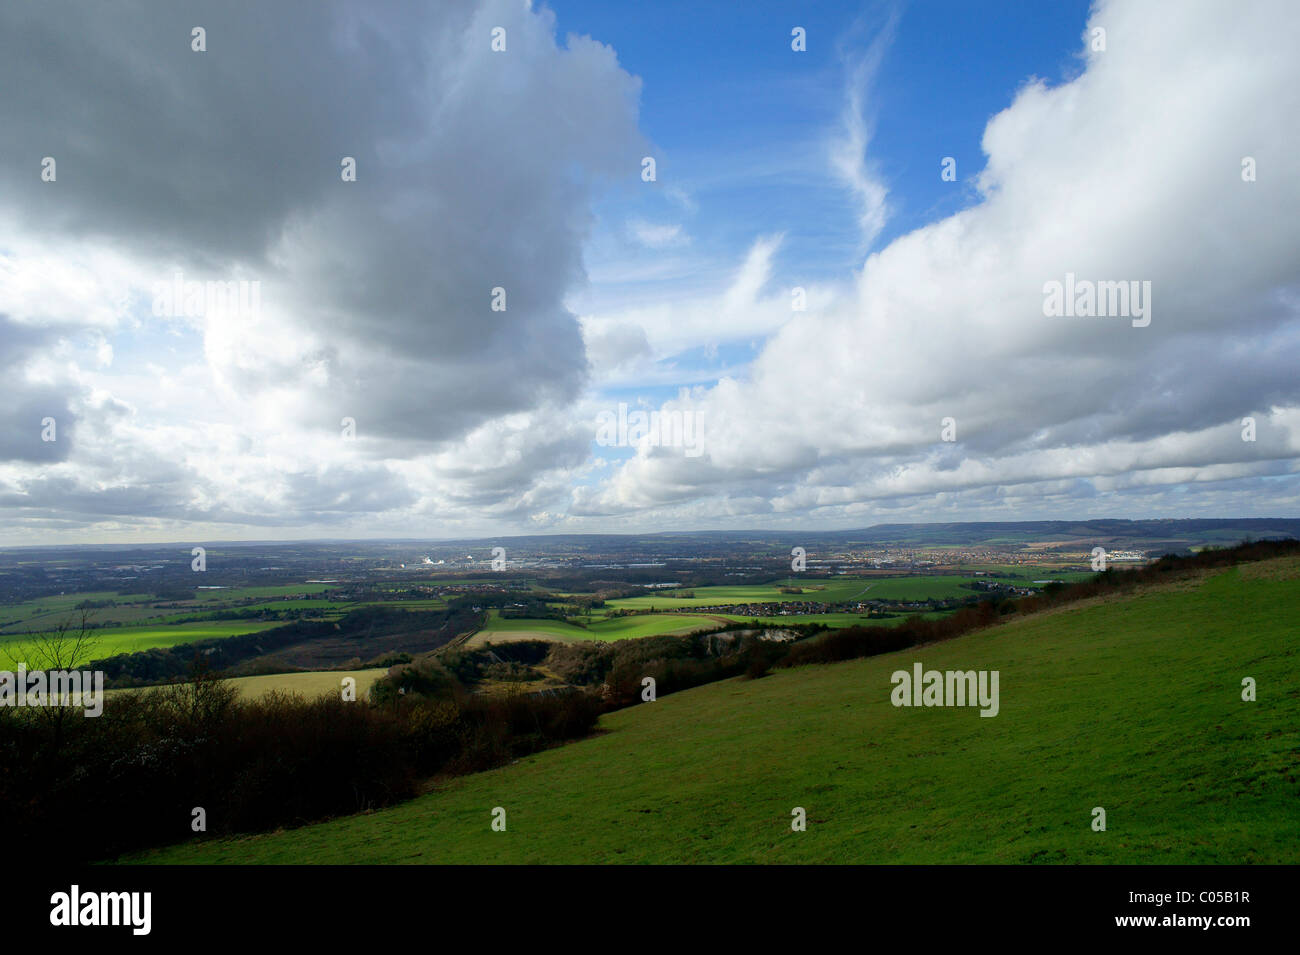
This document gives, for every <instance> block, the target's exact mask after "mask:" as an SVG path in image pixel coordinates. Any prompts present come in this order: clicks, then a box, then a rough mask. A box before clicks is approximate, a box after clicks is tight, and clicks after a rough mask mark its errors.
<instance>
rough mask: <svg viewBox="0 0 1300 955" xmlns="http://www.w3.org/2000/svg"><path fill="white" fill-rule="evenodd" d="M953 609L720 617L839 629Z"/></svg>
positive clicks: (935, 617) (929, 615)
mask: <svg viewBox="0 0 1300 955" xmlns="http://www.w3.org/2000/svg"><path fill="white" fill-rule="evenodd" d="M949 613H951V611H936V612H934V613H919V612H918V613H908V614H898V615H897V616H893V617H884V618H881V617H876V618H874V619H873V618H871V617H864V616H863V615H861V614H856V613H818V614H807V615H798V614H790V615H789V616H783V617H746V616H745V615H744V614H735V613H722V614H718V616H720V617H725V618H726V619H727V620H734V621H736V622H737V623H749V622H750V621H751V620H757V621H758V622H759V623H765V624H770V625H772V626H775V627H780V626H787V627H788V626H804V625H806V624H810V623H819V624H822V625H823V626H826V627H830V628H832V629H835V630H838V629H839V628H841V627H896V626H898V625H899V624H900V623H902V622H903V621H904V620H906V619H907V618H908V617H924V618H925V619H926V620H942V619H943V618H944V617H946V616H948V614H949Z"/></svg>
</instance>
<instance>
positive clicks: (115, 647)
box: [0, 620, 284, 663]
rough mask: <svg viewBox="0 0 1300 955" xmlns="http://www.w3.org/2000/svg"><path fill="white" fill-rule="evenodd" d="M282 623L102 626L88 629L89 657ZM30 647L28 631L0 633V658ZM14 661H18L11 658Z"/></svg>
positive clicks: (242, 631) (272, 621)
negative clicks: (90, 649) (89, 632)
mask: <svg viewBox="0 0 1300 955" xmlns="http://www.w3.org/2000/svg"><path fill="white" fill-rule="evenodd" d="M280 626H284V622H283V621H277V620H270V621H265V620H213V621H203V622H200V623H180V624H173V625H172V626H145V627H106V628H104V629H102V630H94V631H91V639H92V640H94V641H95V644H94V646H93V647H92V658H93V659H96V660H101V659H103V658H104V657H111V656H113V655H114V654H118V653H136V652H138V651H140V650H152V649H154V648H155V647H174V646H179V645H181V644H185V643H193V642H194V641H195V640H209V639H213V638H218V637H234V636H238V635H239V634H243V633H258V632H259V631H262V630H267V629H270V628H271V627H280ZM30 646H32V642H31V637H30V635H28V634H24V633H16V634H0V658H2V657H13V656H14V654H16V653H20V652H21V650H20V648H23V647H30ZM12 662H14V663H18V662H22V661H19V660H18V659H16V658H15V659H13V661H12Z"/></svg>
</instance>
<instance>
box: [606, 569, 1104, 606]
mask: <svg viewBox="0 0 1300 955" xmlns="http://www.w3.org/2000/svg"><path fill="white" fill-rule="evenodd" d="M1048 576H1050V577H1052V578H1053V579H1056V578H1061V579H1069V578H1074V579H1077V578H1079V577H1089V576H1091V575H1090V574H1073V575H1070V574H1049V575H1048ZM987 579H989V578H987V577H974V576H957V575H942V574H918V575H914V576H910V577H875V578H847V579H846V578H844V577H820V578H816V577H814V578H804V577H795V578H791V579H790V580H784V581H777V582H776V583H772V584H758V585H746V586H738V587H694V588H691V589H689V590H686V591H683V592H685V593H693V594H695V596H694V597H676V596H673V594H675V593H676V592H677V591H672V590H664V591H660V592H658V593H655V594H646V595H645V596H643V597H621V598H618V599H616V600H609V601H607V602H606V604H607V606H608V607H610V608H611V609H623V610H649V609H652V608H653V609H656V610H688V609H691V608H693V607H714V606H718V605H721V604H739V603H769V602H781V603H789V602H790V601H801V600H811V601H816V602H817V603H840V602H843V601H846V600H944V599H948V598H952V597H972V596H975V595H976V593H975V591H973V590H968V589H966V588H965V587H963V586H962V585H963V584H969V583H973V582H974V581H976V580H987ZM1031 579H1045V578H1037V577H1025V578H1023V579H1018V580H1008V581H1004V582H1005V583H1010V584H1016V585H1024V584H1026V583H1027V582H1028V581H1029V580H1031ZM782 587H798V588H800V589H801V590H802V591H803V593H799V594H783V593H781V591H780V588H782Z"/></svg>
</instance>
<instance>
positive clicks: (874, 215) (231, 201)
mask: <svg viewBox="0 0 1300 955" xmlns="http://www.w3.org/2000/svg"><path fill="white" fill-rule="evenodd" d="M49 9H54V10H58V11H59V12H60V15H54V16H51V15H46V13H45V12H44V11H46V10H49ZM194 24H203V25H205V27H206V29H207V31H208V33H207V35H208V38H209V42H208V44H207V47H206V49H204V50H202V51H197V50H195V49H193V47H192V45H191V41H190V37H191V30H192V29H193V27H194ZM794 27H802V28H804V30H805V31H806V42H807V49H806V51H804V52H795V51H794V50H792V49H791V31H792V29H793V28H794ZM498 29H501V30H504V31H506V34H505V35H507V36H508V37H509V41H508V44H507V45H506V47H505V48H502V49H494V48H493V45H492V42H491V37H492V35H493V33H494V31H496V30H498ZM1095 32H1100V33H1102V34H1104V36H1105V40H1106V42H1105V43H1103V44H1099V45H1098V44H1095V43H1093V42H1091V38H1092V37H1093V36H1094V33H1095ZM1298 47H1300V6H1298V5H1297V4H1296V3H1295V2H1294V0H1254V2H1252V3H1250V4H1240V5H1237V4H1226V3H1223V2H1222V0H1095V3H1092V4H1085V3H1083V2H1077V0H1043V2H1034V3H1028V2H1024V3H1012V2H996V3H970V2H963V3H958V2H951V3H942V2H926V0H915V2H910V3H908V2H896V3H888V2H885V3H862V4H850V3H839V2H824V3H806V4H793V3H790V4H785V3H770V2H769V3H763V2H757V3H754V2H749V3H738V2H734V0H708V2H705V0H693V2H657V3H653V4H636V3H622V2H620V3H610V2H594V0H590V2H589V0H555V2H554V3H551V4H544V3H541V2H534V3H533V4H531V5H530V4H526V3H522V2H520V0H474V2H467V3H446V4H445V3H431V4H412V3H405V2H397V0H328V2H321V3H313V4H304V5H295V6H292V7H291V6H289V5H275V4H267V3H265V2H263V0H220V2H218V0H175V2H173V3H169V4H167V5H165V6H161V7H146V6H143V5H142V6H139V7H125V8H117V7H109V6H107V5H104V4H98V3H90V2H84V0H49V2H48V3H45V4H40V5H24V4H4V5H0V88H3V89H6V90H8V91H9V94H8V95H6V96H5V97H3V98H0V131H2V132H0V137H3V145H4V146H5V147H6V148H4V149H0V235H3V236H4V242H3V249H0V346H2V347H0V379H2V380H4V381H5V383H6V387H7V390H8V393H7V396H6V397H7V401H6V403H5V408H6V413H5V414H3V415H0V544H5V543H47V542H58V541H65V542H69V543H76V542H86V541H89V542H120V541H149V540H155V541H156V540H183V539H207V540H219V539H232V538H233V539H240V538H243V539H267V538H277V537H278V538H312V537H332V538H343V537H348V536H356V537H373V536H427V537H443V538H447V537H474V536H477V537H482V536H490V535H494V534H500V533H511V534H515V533H570V532H610V531H648V530H690V529H711V528H745V529H749V528H755V529H761V528H772V529H798V528H805V527H806V528H837V527H838V528H846V527H864V526H869V525H871V524H873V523H893V522H900V521H960V520H1032V519H1061V518H1066V517H1077V518H1085V517H1128V518H1157V517H1249V516H1291V515H1294V514H1297V513H1300V378H1298V377H1297V376H1296V374H1295V368H1296V367H1297V365H1300V266H1298V265H1297V259H1296V256H1295V249H1296V248H1300V164H1297V163H1295V161H1294V157H1295V156H1296V155H1297V154H1300V139H1298V137H1300V120H1298V118H1300V60H1298V59H1297V58H1296V56H1295V50H1296V48H1298ZM33 75H40V76H41V77H42V81H41V82H40V83H32V82H31V77H32V76H33ZM142 78H147V82H146V81H142ZM160 143H163V144H166V148H160V147H159V144H160ZM986 151H987V155H986ZM645 155H650V156H652V157H654V158H655V160H656V162H657V170H656V172H657V177H656V181H655V182H653V183H646V182H643V181H642V180H641V176H640V173H641V160H642V157H643V156H645ZM348 156H350V157H353V158H355V159H356V160H357V169H358V176H357V178H356V179H355V180H354V181H353V180H348V179H346V178H344V177H343V176H341V175H340V165H341V159H342V157H348ZM946 156H951V157H953V158H954V159H955V160H956V162H957V170H956V171H957V181H956V182H946V181H944V180H943V179H942V178H941V176H940V163H941V160H942V159H943V158H944V157H946ZM45 159H51V160H53V159H57V164H58V175H57V177H53V178H48V179H47V178H45V177H44V175H43V172H42V169H43V167H44V161H45ZM1247 166H1249V168H1250V174H1249V175H1247V173H1246V167H1247ZM178 270H180V271H183V272H184V275H185V279H186V281H187V282H190V281H192V282H196V283H208V286H209V291H211V288H212V287H217V286H224V285H225V284H226V283H230V282H235V281H241V282H242V281H250V282H251V281H256V282H258V283H259V288H260V293H261V294H260V296H258V297H257V298H256V303H257V304H256V305H255V306H245V305H242V304H240V305H231V304H229V303H227V304H222V303H221V302H220V301H219V300H218V299H213V298H211V296H209V297H208V298H207V299H206V300H205V298H204V296H203V295H200V296H199V297H198V299H197V301H199V302H201V303H205V304H203V305H202V307H201V308H199V309H198V310H193V309H191V308H190V307H189V306H188V305H187V306H186V307H185V308H184V309H170V310H169V309H168V308H158V304H159V303H158V293H157V291H156V290H157V288H158V287H159V286H160V285H163V286H166V287H168V288H170V287H171V282H172V277H173V275H174V273H175V272H176V271H178ZM1071 275H1077V276H1079V277H1080V278H1082V279H1083V280H1084V281H1085V282H1093V281H1096V282H1105V283H1106V284H1107V286H1109V287H1111V288H1112V289H1114V288H1118V287H1120V285H1121V284H1122V287H1124V288H1128V287H1129V286H1130V284H1131V283H1137V286H1138V287H1146V285H1147V284H1149V286H1150V288H1151V289H1152V290H1153V291H1152V292H1151V297H1149V298H1147V299H1146V302H1147V304H1148V306H1150V311H1149V312H1148V314H1147V316H1146V317H1147V319H1148V320H1146V321H1143V322H1141V323H1138V322H1137V321H1136V320H1135V321H1132V322H1130V321H1129V319H1130V318H1135V316H1130V315H1127V314H1120V315H1118V316H1115V315H1096V314H1088V313H1086V312H1075V311H1072V312H1071V313H1068V317H1063V316H1061V315H1059V314H1055V313H1054V312H1053V311H1052V310H1050V309H1048V308H1047V306H1046V304H1045V302H1046V299H1045V294H1046V293H1047V291H1048V289H1050V288H1052V287H1054V286H1056V287H1059V286H1060V284H1061V282H1062V280H1064V279H1067V277H1068V276H1071ZM497 288H500V289H502V290H505V291H508V299H509V306H508V308H506V309H505V310H504V311H498V310H496V309H493V308H491V307H490V305H489V302H490V300H491V299H492V298H493V297H494V296H495V291H494V290H495V289H497ZM199 290H200V292H202V291H203V288H202V287H200V289H199ZM798 290H802V292H803V294H804V298H805V306H806V307H804V308H800V307H799V305H798V304H797V303H798ZM186 298H187V299H188V292H187V295H186ZM250 301H251V299H250ZM1117 318H1118V319H1119V320H1118V321H1117V320H1116V319H1117ZM624 403H625V404H627V405H628V406H629V409H630V410H645V411H658V412H660V424H661V425H663V424H664V423H665V422H667V423H669V424H673V423H684V422H685V421H686V420H687V419H686V417H685V416H686V415H688V414H689V415H690V416H692V417H691V418H690V420H691V421H693V422H695V423H697V424H698V423H700V422H702V425H701V426H700V427H698V428H696V431H695V433H696V434H697V435H699V436H700V438H701V440H700V441H699V442H698V443H697V444H696V445H686V444H684V443H682V442H680V441H676V440H664V438H665V432H663V431H660V432H657V433H655V434H654V435H651V436H646V437H647V440H636V439H633V438H632V437H631V436H628V437H627V440H626V441H625V442H623V444H622V445H621V446H608V442H607V441H605V438H604V436H603V434H602V432H601V431H600V430H599V426H598V421H599V420H600V419H601V417H602V416H604V417H606V418H607V417H608V416H609V415H611V414H616V413H617V410H618V407H619V405H620V404H624ZM1245 419H1249V420H1250V421H1251V422H1252V424H1251V425H1250V428H1249V429H1247V428H1246V426H1245V423H1244V420H1245ZM47 420H54V421H56V422H57V423H58V428H57V434H58V437H57V440H54V439H52V438H50V437H49V435H50V434H51V433H52V432H50V431H49V429H48V428H46V427H45V426H43V425H42V422H44V421H47ZM349 421H350V422H353V424H352V425H348V426H346V427H341V425H343V423H344V422H349ZM946 422H951V423H952V424H951V425H949V424H946ZM1247 434H1249V435H1250V436H1249V437H1247ZM667 437H668V438H670V439H671V438H672V434H671V429H669V431H668V433H667ZM603 441H604V443H602V442H603ZM620 441H622V438H620Z"/></svg>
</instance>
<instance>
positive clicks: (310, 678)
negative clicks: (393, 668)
mask: <svg viewBox="0 0 1300 955" xmlns="http://www.w3.org/2000/svg"><path fill="white" fill-rule="evenodd" d="M387 672H388V671H387V670H386V669H384V668H382V667H380V668H377V669H371V670H310V671H307V672H304V673H271V674H266V675H264V676H241V677H235V678H233V679H230V680H227V681H226V682H227V683H229V684H230V685H231V686H233V687H235V688H236V689H237V690H239V692H240V693H241V694H242V695H243V696H246V697H259V696H265V695H266V694H267V693H270V692H272V691H275V690H279V691H281V692H284V693H300V694H302V695H303V696H305V697H309V698H310V697H317V696H323V695H324V694H327V693H331V694H332V693H339V692H340V691H341V690H342V686H343V683H342V680H343V678H344V677H346V676H350V677H353V678H354V679H356V681H357V698H358V699H362V698H364V696H365V695H366V693H368V692H369V691H370V687H371V686H372V685H374V682H375V680H377V679H379V678H380V677H381V676H383V675H384V674H385V673H387ZM159 689H163V687H162V686H148V687H143V688H141V689H119V690H107V691H105V692H106V693H107V695H108V696H109V697H110V698H111V697H112V696H114V695H116V694H119V693H153V692H155V691H157V690H159Z"/></svg>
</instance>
